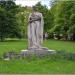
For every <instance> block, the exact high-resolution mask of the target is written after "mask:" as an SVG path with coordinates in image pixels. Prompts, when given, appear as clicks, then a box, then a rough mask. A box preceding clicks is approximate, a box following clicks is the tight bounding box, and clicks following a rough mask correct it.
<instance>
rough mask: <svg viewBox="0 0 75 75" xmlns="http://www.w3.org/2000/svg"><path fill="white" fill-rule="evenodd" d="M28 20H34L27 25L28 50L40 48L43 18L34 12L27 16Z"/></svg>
mask: <svg viewBox="0 0 75 75" xmlns="http://www.w3.org/2000/svg"><path fill="white" fill-rule="evenodd" d="M38 18H39V19H38ZM34 19H35V20H34ZM28 20H29V21H30V20H34V21H32V22H29V25H28V43H29V47H28V48H31V47H32V48H40V47H41V44H42V42H43V25H44V21H43V16H42V14H41V13H39V12H34V13H31V14H30V15H29V19H28Z"/></svg>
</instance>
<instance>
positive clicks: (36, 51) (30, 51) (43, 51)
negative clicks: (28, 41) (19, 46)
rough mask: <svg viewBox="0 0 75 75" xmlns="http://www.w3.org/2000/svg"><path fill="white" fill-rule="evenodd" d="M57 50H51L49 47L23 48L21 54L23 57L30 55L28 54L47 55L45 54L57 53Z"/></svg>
mask: <svg viewBox="0 0 75 75" xmlns="http://www.w3.org/2000/svg"><path fill="white" fill-rule="evenodd" d="M55 53H56V51H55V50H49V49H48V48H45V47H43V48H40V49H37V48H29V49H28V50H21V55H22V56H23V57H25V56H28V55H33V54H34V55H36V56H45V55H51V54H55Z"/></svg>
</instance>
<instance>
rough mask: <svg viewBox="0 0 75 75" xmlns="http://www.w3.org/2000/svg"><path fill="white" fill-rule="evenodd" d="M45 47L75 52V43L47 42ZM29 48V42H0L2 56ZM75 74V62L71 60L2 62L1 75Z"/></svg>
mask: <svg viewBox="0 0 75 75" xmlns="http://www.w3.org/2000/svg"><path fill="white" fill-rule="evenodd" d="M43 46H45V47H48V48H49V49H54V50H65V51H68V52H75V42H70V41H57V40H45V41H44V44H43ZM26 48H27V40H12V41H5V42H0V56H2V54H3V53H4V52H8V51H16V52H20V50H23V49H26ZM2 73H5V74H6V73H8V74H10V73H14V74H16V73H17V74H75V61H73V60H72V61H70V60H60V59H59V60H49V59H46V58H45V59H39V60H29V61H28V60H26V59H24V60H23V59H19V60H17V59H14V60H9V61H4V60H0V74H2Z"/></svg>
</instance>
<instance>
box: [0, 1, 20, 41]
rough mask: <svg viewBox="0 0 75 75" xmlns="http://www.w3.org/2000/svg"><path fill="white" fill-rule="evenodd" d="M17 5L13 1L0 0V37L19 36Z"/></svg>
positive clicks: (2, 38)
mask: <svg viewBox="0 0 75 75" xmlns="http://www.w3.org/2000/svg"><path fill="white" fill-rule="evenodd" d="M16 10H17V6H16V4H15V3H14V2H13V1H0V38H1V41H3V40H4V38H5V37H10V36H14V37H15V36H16V37H21V36H20V27H19V26H18V24H17V22H16V17H15V15H16V13H17V11H16Z"/></svg>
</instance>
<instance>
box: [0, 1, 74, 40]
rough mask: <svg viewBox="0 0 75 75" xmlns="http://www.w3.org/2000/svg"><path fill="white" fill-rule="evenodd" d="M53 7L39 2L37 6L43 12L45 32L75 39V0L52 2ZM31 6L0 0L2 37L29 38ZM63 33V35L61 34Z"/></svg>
mask: <svg viewBox="0 0 75 75" xmlns="http://www.w3.org/2000/svg"><path fill="white" fill-rule="evenodd" d="M50 6H51V8H50V9H48V8H47V7H46V6H45V5H41V3H40V2H38V3H37V4H36V5H35V7H36V9H38V11H39V12H41V13H42V14H43V18H44V33H45V32H47V33H48V35H49V37H48V38H54V34H55V35H56V37H57V38H58V39H61V37H62V38H65V39H66V40H68V39H70V40H75V1H70V0H69V1H58V0H53V1H52V2H50ZM31 11H32V8H31V7H27V6H26V7H21V6H20V5H16V4H15V2H14V1H12V0H6V1H3V0H1V1H0V39H1V41H3V40H4V39H5V38H27V25H28V16H29V13H31ZM60 35H62V36H60Z"/></svg>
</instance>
